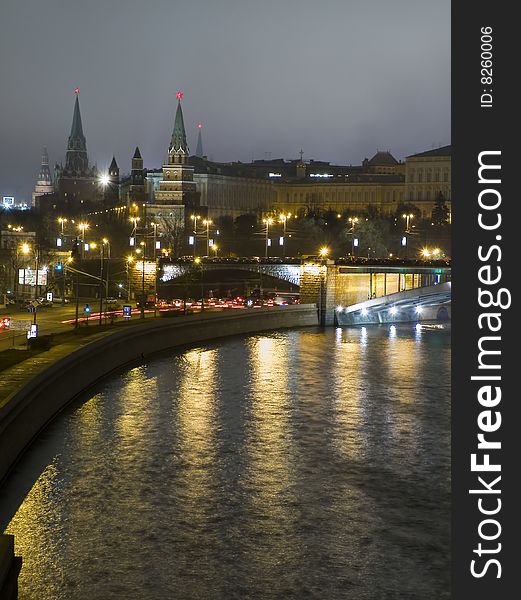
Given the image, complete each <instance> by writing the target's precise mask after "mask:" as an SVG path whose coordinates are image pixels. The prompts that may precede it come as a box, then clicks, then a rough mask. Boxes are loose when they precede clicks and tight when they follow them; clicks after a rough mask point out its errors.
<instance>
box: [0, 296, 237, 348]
mask: <svg viewBox="0 0 521 600" xmlns="http://www.w3.org/2000/svg"><path fill="white" fill-rule="evenodd" d="M88 303H89V305H90V307H91V309H92V312H91V314H90V315H89V317H88V319H87V318H86V315H85V313H84V307H85V304H86V302H85V301H82V302H81V303H80V305H79V313H78V320H79V321H80V323H81V326H85V325H83V324H84V323H85V322H86V321H87V320H88V322H89V324H92V325H93V326H96V325H97V324H98V323H99V312H97V311H96V310H95V307H97V306H98V301H96V300H90V301H88ZM236 308H242V306H241V307H236ZM163 310H164V309H162V310H161V311H160V310H159V309H157V310H155V311H154V309H146V310H145V318H154V316H157V315H159V313H160V312H162V311H163ZM167 310H174V311H176V312H181V311H182V309H181V308H177V309H175V308H174V309H167ZM205 310H223V308H222V307H219V308H217V307H205ZM114 312H117V317H116V318H117V320H119V321H121V320H122V318H123V317H122V311H121V309H119V310H118V311H114ZM107 314H108V315H110V314H111V313H110V312H108V313H107ZM140 316H141V312H140V310H139V309H137V308H134V309H133V310H132V320H133V321H134V320H136V319H139V318H140ZM3 317H10V318H11V321H30V322H31V323H32V322H33V321H34V314H33V313H30V312H28V311H27V310H26V309H22V310H20V309H19V308H18V307H15V306H10V307H8V308H4V309H0V318H3ZM75 321H76V305H75V304H67V305H65V306H63V305H54V306H52V307H38V310H37V313H36V322H37V324H38V335H39V336H40V335H47V334H51V333H61V332H64V331H71V330H72V329H73V328H74V326H75ZM26 343H27V334H26V331H25V330H16V329H2V330H0V352H1V351H2V350H7V349H9V348H14V347H17V346H18V347H20V346H24V345H25V344H26Z"/></svg>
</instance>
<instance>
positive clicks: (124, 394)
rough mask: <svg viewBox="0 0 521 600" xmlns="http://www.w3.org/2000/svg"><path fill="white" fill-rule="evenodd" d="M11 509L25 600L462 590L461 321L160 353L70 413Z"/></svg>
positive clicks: (6, 496)
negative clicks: (457, 530) (455, 492)
mask: <svg viewBox="0 0 521 600" xmlns="http://www.w3.org/2000/svg"><path fill="white" fill-rule="evenodd" d="M86 368H88V365H86ZM0 506H1V507H2V509H1V512H0V519H1V520H0V524H1V525H2V526H4V527H5V526H6V525H7V527H6V531H7V532H8V533H14V534H15V536H16V551H17V553H18V554H21V555H22V556H23V560H24V566H23V569H22V572H21V577H20V600H65V599H67V600H69V599H71V600H77V599H78V600H82V599H85V600H87V599H88V600H94V599H100V600H112V599H125V600H126V599H128V598H132V599H143V600H163V599H176V600H177V599H179V600H185V599H186V600H191V599H194V600H195V599H197V600H214V599H238V600H239V599H240V600H243V599H250V598H251V599H272V598H273V599H275V598H277V599H278V598H280V599H293V598H294V599H307V598H320V599H325V600H330V599H336V598H342V599H343V598H346V599H349V600H394V599H396V600H409V599H410V600H413V599H414V600H431V599H432V600H441V599H445V598H449V582H450V331H448V330H447V329H429V328H426V329H425V328H424V329H419V328H415V326H414V325H411V324H404V325H399V326H396V327H393V326H391V327H389V326H382V327H367V328H347V329H340V328H338V329H334V328H331V329H326V330H323V329H319V328H312V329H300V330H292V331H283V332H275V333H270V334H262V335H253V336H249V337H237V338H230V339H226V340H224V341H219V342H215V343H207V344H204V345H200V346H198V347H194V348H190V349H185V350H182V351H178V352H175V353H174V352H173V353H171V354H169V355H161V356H158V357H156V358H154V359H152V360H150V361H147V362H146V363H145V364H143V365H141V366H138V367H136V368H133V369H131V370H129V371H127V372H125V373H122V374H119V375H116V376H113V377H112V378H111V379H108V380H106V381H105V382H104V383H103V384H102V385H101V386H99V388H97V389H95V390H93V391H91V392H90V393H89V394H88V395H87V396H86V397H85V398H82V399H81V401H77V402H75V403H74V404H72V405H71V406H69V407H68V408H67V409H66V410H65V411H64V412H63V413H61V414H60V415H59V417H58V418H57V419H56V420H55V421H54V422H53V423H51V425H50V426H49V427H48V428H47V429H46V430H45V431H44V432H43V433H42V434H41V435H40V436H39V438H38V439H37V440H36V441H35V443H34V444H33V445H32V447H31V448H30V450H29V451H28V452H27V453H26V454H25V456H24V457H23V458H22V460H21V461H20V462H19V463H18V465H17V467H16V469H15V470H14V472H13V473H12V475H11V476H10V478H9V479H8V480H7V482H6V485H5V486H4V487H3V489H2V490H0Z"/></svg>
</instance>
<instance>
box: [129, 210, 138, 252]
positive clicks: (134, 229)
mask: <svg viewBox="0 0 521 600" xmlns="http://www.w3.org/2000/svg"><path fill="white" fill-rule="evenodd" d="M139 220H140V218H139V217H130V222H131V223H132V232H131V234H130V245H131V246H136V245H137V244H136V241H137V224H138V223H139Z"/></svg>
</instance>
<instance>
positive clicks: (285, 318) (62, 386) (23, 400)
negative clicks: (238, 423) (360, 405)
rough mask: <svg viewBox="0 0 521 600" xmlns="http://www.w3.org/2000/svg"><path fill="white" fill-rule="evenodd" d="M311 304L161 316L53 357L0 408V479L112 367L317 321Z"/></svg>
mask: <svg viewBox="0 0 521 600" xmlns="http://www.w3.org/2000/svg"><path fill="white" fill-rule="evenodd" d="M317 323H318V320H317V310H316V307H315V306H314V305H311V304H303V305H297V306H286V307H273V308H269V309H263V308H261V309H250V310H234V311H230V312H220V313H206V314H198V315H191V316H189V317H184V318H160V319H155V320H153V321H144V322H143V323H142V324H139V325H135V326H133V327H129V328H128V329H125V328H122V329H121V330H119V331H116V332H114V333H113V334H110V335H106V336H104V337H101V338H98V339H96V340H94V341H92V342H90V343H88V344H85V345H83V346H81V347H80V346H79V345H78V347H77V348H76V349H72V351H71V352H70V353H69V354H67V355H66V356H63V357H61V358H59V359H57V360H56V361H55V362H52V363H51V364H49V365H48V366H46V368H45V369H44V370H43V371H41V372H39V373H37V374H35V375H34V376H32V377H31V375H30V374H29V373H28V379H27V381H26V382H24V383H23V384H22V385H21V386H20V387H19V388H18V389H16V390H13V391H12V392H11V393H10V395H9V396H8V397H7V398H5V399H4V402H3V405H2V406H1V407H0V481H1V480H2V479H3V478H4V477H5V476H6V474H7V473H8V472H9V470H10V469H11V468H12V466H13V465H14V463H15V462H16V461H17V460H18V458H19V457H20V456H21V454H22V453H23V451H24V450H25V449H26V448H27V447H28V446H29V445H30V443H31V442H32V440H33V439H34V438H35V436H36V435H37V434H38V433H39V432H40V431H41V430H42V429H43V428H44V427H45V425H46V424H47V423H48V422H49V421H50V420H52V419H53V417H54V416H56V414H57V413H58V412H59V411H60V410H61V409H62V408H63V407H64V406H66V405H67V404H68V403H69V402H70V401H71V400H72V399H74V398H75V397H76V396H78V395H79V394H81V393H82V392H84V391H85V390H87V389H88V388H89V387H91V386H92V385H94V384H96V383H97V382H99V381H100V380H101V379H103V378H104V377H106V376H107V375H109V374H111V373H112V372H114V371H116V370H118V369H121V368H124V367H125V366H131V365H133V364H137V363H139V362H142V361H143V360H144V359H145V358H148V357H149V356H150V355H151V354H154V353H157V352H162V351H165V350H168V349H171V348H175V347H177V346H183V345H187V344H194V343H198V342H203V341H210V340H213V339H218V338H222V337H226V336H232V335H242V334H250V333H258V332H263V331H270V330H276V329H283V328H293V327H308V326H313V325H317Z"/></svg>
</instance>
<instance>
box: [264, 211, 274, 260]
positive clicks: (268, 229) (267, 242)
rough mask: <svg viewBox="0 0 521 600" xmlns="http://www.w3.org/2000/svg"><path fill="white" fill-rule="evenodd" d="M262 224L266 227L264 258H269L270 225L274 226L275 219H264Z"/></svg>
mask: <svg viewBox="0 0 521 600" xmlns="http://www.w3.org/2000/svg"><path fill="white" fill-rule="evenodd" d="M262 222H263V223H264V224H265V225H266V248H265V251H264V257H265V258H268V246H269V241H270V240H269V231H270V225H272V224H273V219H263V220H262Z"/></svg>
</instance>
